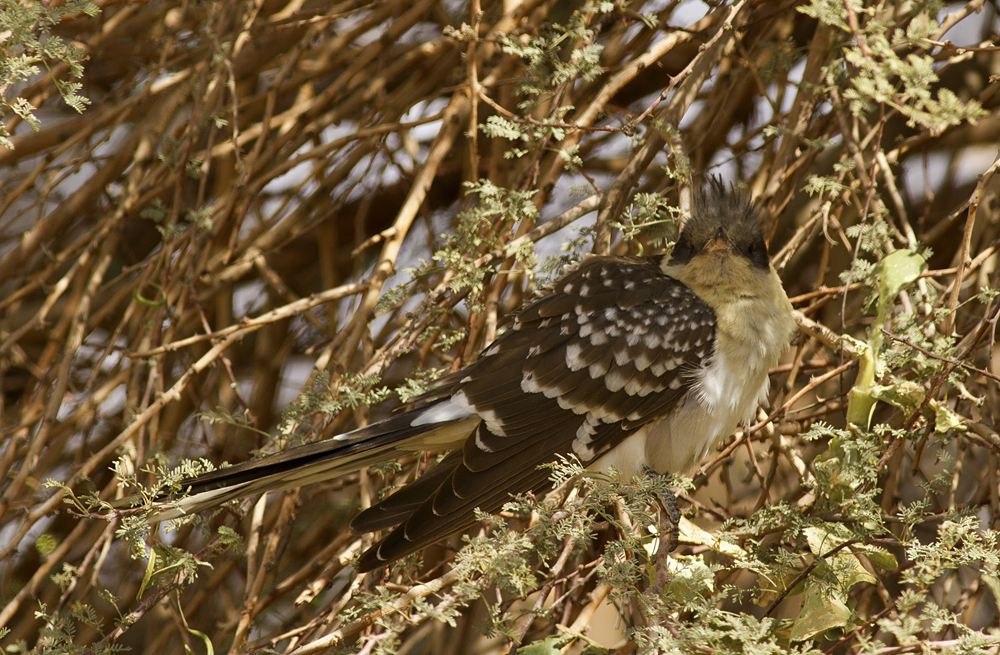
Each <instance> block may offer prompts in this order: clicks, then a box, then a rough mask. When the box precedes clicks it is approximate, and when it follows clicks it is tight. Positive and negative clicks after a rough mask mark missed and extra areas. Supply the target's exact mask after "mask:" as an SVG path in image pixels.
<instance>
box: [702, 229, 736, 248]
mask: <svg viewBox="0 0 1000 655" xmlns="http://www.w3.org/2000/svg"><path fill="white" fill-rule="evenodd" d="M729 251H730V247H729V239H727V238H726V233H725V232H724V231H723V230H722V228H721V227H720V228H719V229H718V230H716V232H715V236H713V237H712V238H711V239H709V240H708V243H706V244H705V252H706V253H718V254H720V255H721V254H723V253H728V252H729Z"/></svg>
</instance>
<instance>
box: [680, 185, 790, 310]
mask: <svg viewBox="0 0 1000 655" xmlns="http://www.w3.org/2000/svg"><path fill="white" fill-rule="evenodd" d="M664 268H665V270H668V272H669V273H670V274H671V275H673V276H674V277H677V278H679V279H680V280H681V281H682V282H685V283H686V284H688V285H690V286H691V287H693V288H695V290H698V291H699V292H700V290H701V289H706V288H707V287H711V288H712V290H713V291H715V292H720V293H725V294H726V295H731V294H734V293H735V294H736V295H737V296H744V295H747V294H753V293H755V290H756V289H759V288H761V285H762V283H763V282H764V280H765V279H766V278H769V277H770V276H771V260H770V257H769V255H768V252H767V242H766V241H765V239H764V226H763V220H762V218H761V215H760V211H759V210H758V209H757V206H756V205H755V204H754V203H753V201H751V200H750V197H749V195H748V194H746V193H744V192H742V191H738V190H736V189H734V188H732V187H730V186H727V185H726V184H724V183H723V182H722V180H720V179H719V178H715V177H713V178H709V182H708V185H707V186H705V187H704V188H702V189H700V190H699V191H698V192H697V193H695V197H694V202H693V203H692V208H691V216H690V218H689V219H688V220H687V222H685V223H684V226H683V228H682V229H681V234H680V237H679V238H678V239H677V243H676V245H675V246H674V249H673V252H672V253H671V255H670V259H669V261H668V262H667V265H666V266H665V267H664ZM713 295H714V294H713ZM734 299H735V298H734Z"/></svg>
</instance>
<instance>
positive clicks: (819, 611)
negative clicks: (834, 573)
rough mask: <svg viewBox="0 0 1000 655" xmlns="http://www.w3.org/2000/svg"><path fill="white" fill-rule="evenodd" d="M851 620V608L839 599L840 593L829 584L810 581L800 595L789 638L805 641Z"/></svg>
mask: <svg viewBox="0 0 1000 655" xmlns="http://www.w3.org/2000/svg"><path fill="white" fill-rule="evenodd" d="M850 620H851V610H850V609H849V608H848V607H847V605H846V604H844V601H843V600H841V598H840V594H839V593H837V592H836V590H834V589H833V588H832V587H830V586H829V585H823V584H821V583H816V582H813V583H810V584H807V585H806V592H805V594H803V597H802V610H801V611H800V612H799V615H798V617H797V618H796V619H795V623H794V624H792V632H791V634H790V635H789V639H791V640H792V641H805V640H806V639H811V638H812V637H814V636H816V635H818V634H820V633H822V632H825V631H826V630H829V629H831V628H840V627H843V626H845V625H847V624H848V622H849V621H850Z"/></svg>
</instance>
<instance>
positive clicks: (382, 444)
mask: <svg viewBox="0 0 1000 655" xmlns="http://www.w3.org/2000/svg"><path fill="white" fill-rule="evenodd" d="M479 421H480V418H479V416H477V415H476V414H474V413H472V412H471V411H469V408H468V406H463V405H461V404H458V403H455V402H452V399H450V398H442V399H440V400H437V401H435V402H432V403H430V404H428V405H424V406H422V407H418V408H416V409H411V410H409V411H407V412H403V413H402V414H398V415H396V416H392V417H390V418H388V419H385V420H384V421H379V422H378V423H374V424H372V425H369V426H367V427H364V428H359V429H357V430H354V431H352V432H347V433H345V434H341V435H338V436H336V437H333V438H332V439H326V440H324V441H318V442H316V443H311V444H306V445H304V446H298V447H296V448H292V449H289V450H286V451H284V452H281V453H276V454H274V455H268V456H266V457H261V458H260V459H255V460H251V461H249V462H244V463H243V464H238V465H236V466H231V467H227V468H223V469H219V470H217V471H212V472H211V473H205V474H204V475H199V476H197V477H193V478H188V479H187V480H183V481H182V482H181V486H182V487H184V488H185V490H186V493H187V495H186V496H184V497H183V498H179V499H173V500H165V501H163V502H162V503H161V504H160V505H159V506H160V507H162V511H160V512H157V513H155V514H153V515H151V516H150V517H149V520H150V521H166V520H170V519H175V518H178V517H180V516H185V515H187V514H192V513H196V512H200V511H202V510H206V509H210V508H212V507H216V506H218V505H221V504H222V503H225V502H226V501H230V500H234V499H236V498H243V497H245V496H252V495H254V494H259V493H267V492H270V491H284V490H286V489H293V488H295V487H301V486H303V485H306V484H312V483H314V482H322V481H325V480H332V479H334V478H336V477H338V476H341V475H344V474H345V473H352V472H354V471H358V470H361V469H363V468H365V467H368V466H373V465H375V464H381V463H383V462H387V461H390V460H393V459H396V458H397V457H399V456H400V455H402V454H405V453H412V452H415V451H423V450H446V449H452V448H457V447H459V446H460V445H461V444H462V442H464V441H465V438H466V437H468V435H469V434H470V433H471V432H472V430H473V429H474V428H475V426H476V425H477V424H478V423H479Z"/></svg>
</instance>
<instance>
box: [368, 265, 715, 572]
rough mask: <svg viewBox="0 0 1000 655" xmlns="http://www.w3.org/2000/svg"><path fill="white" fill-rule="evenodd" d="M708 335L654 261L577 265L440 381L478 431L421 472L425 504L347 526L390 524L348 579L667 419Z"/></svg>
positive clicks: (419, 500)
mask: <svg viewBox="0 0 1000 655" xmlns="http://www.w3.org/2000/svg"><path fill="white" fill-rule="evenodd" d="M714 332H715V314H714V312H713V311H712V309H711V308H710V307H709V306H708V305H707V304H705V302H704V301H702V300H701V299H700V298H699V297H698V296H697V295H696V294H695V293H694V292H693V291H691V290H690V289H689V288H688V287H686V286H685V285H684V284H682V283H681V282H678V281H677V280H675V279H674V278H671V277H669V276H667V275H665V274H664V273H663V272H662V271H661V269H660V267H659V265H658V261H657V260H656V259H639V258H624V257H614V258H609V257H595V258H592V259H590V260H587V261H585V262H584V263H583V264H582V265H580V266H579V267H578V268H577V269H576V270H575V271H573V272H571V273H570V274H568V275H566V276H564V277H563V278H562V279H560V280H559V281H558V282H557V283H556V285H555V286H554V287H553V288H551V289H549V290H548V292H547V293H546V294H545V295H544V296H542V297H541V298H539V299H537V300H535V301H534V302H531V303H529V304H528V305H526V306H525V307H524V308H523V309H522V310H521V311H520V312H519V313H518V314H517V315H516V317H515V319H514V321H513V324H512V326H511V327H510V328H509V329H508V330H507V331H506V332H505V333H503V334H502V335H501V336H500V337H499V338H498V339H497V340H496V341H495V342H494V343H493V344H492V345H490V347H488V348H487V349H486V350H485V351H483V353H482V355H480V357H479V358H478V359H477V360H476V361H475V362H473V363H472V364H470V365H469V366H468V367H466V368H465V369H463V370H462V371H460V372H459V373H458V374H457V375H455V376H453V377H451V378H449V379H448V381H447V382H448V383H449V384H451V385H453V386H452V387H451V389H450V391H451V393H452V400H453V402H456V403H459V404H466V405H467V406H468V407H469V409H470V410H471V411H472V412H474V413H475V414H478V415H479V416H480V417H482V422H481V423H480V424H479V425H478V426H477V427H476V428H475V431H474V432H473V434H472V435H471V436H470V437H469V438H468V440H467V441H466V442H465V446H464V448H463V449H462V456H461V458H459V457H457V456H455V455H453V456H449V457H448V458H446V460H445V461H444V462H442V464H441V465H439V466H440V467H446V468H447V470H444V471H442V470H437V471H434V470H432V471H431V472H429V473H428V475H433V476H434V477H433V478H432V479H433V480H434V481H435V482H437V481H440V482H438V483H437V488H436V489H434V490H433V492H432V493H430V494H429V495H428V492H429V489H428V486H429V484H423V485H420V486H419V487H404V488H403V489H402V490H400V491H399V492H397V493H396V494H394V495H393V496H390V497H389V499H387V501H385V502H386V507H380V505H375V506H374V507H372V508H371V509H369V510H366V511H365V512H363V513H362V514H360V515H359V516H358V517H357V518H356V519H355V521H354V522H353V523H352V529H354V530H356V531H359V532H362V531H369V530H373V529H384V528H385V527H387V526H389V525H393V524H398V527H397V528H396V529H395V530H394V531H393V532H391V533H390V534H389V535H388V536H387V537H386V538H385V539H383V541H381V542H379V543H378V544H376V545H375V546H373V547H372V548H371V549H370V550H369V551H367V552H366V553H364V554H362V557H361V560H360V561H359V569H360V570H362V571H365V570H370V569H373V568H376V567H377V566H380V565H381V564H383V563H385V562H388V561H392V560H394V559H397V558H399V557H402V556H404V555H406V554H409V553H411V552H414V551H416V550H419V549H421V548H423V547H424V546H426V545H428V544H430V543H433V542H434V541H437V540H438V539H440V538H442V537H445V536H447V535H449V534H452V533H454V532H457V531H459V530H462V529H465V528H467V527H470V526H471V525H473V524H474V523H475V509H476V508H479V509H481V510H483V511H486V512H493V511H496V510H498V509H499V508H500V507H502V505H503V504H504V503H505V502H506V501H507V500H508V499H509V497H510V495H511V494H516V493H523V492H527V491H541V490H543V489H545V488H546V487H547V486H548V478H549V471H548V470H546V469H544V468H542V469H540V468H539V467H540V466H542V465H544V464H548V463H551V462H553V461H555V460H556V459H557V457H558V456H560V455H568V454H571V453H572V454H575V455H577V457H579V459H580V460H581V461H582V462H583V464H584V465H588V464H590V463H592V462H594V461H596V460H597V459H599V458H600V457H601V456H603V455H604V454H606V453H607V452H608V451H609V450H611V449H612V448H614V447H615V446H616V445H618V444H619V443H621V442H622V441H623V440H624V439H625V438H626V437H627V436H628V435H629V434H631V433H633V432H634V431H636V430H637V429H639V428H640V427H642V426H643V425H646V424H647V423H650V422H652V421H655V420H657V419H660V418H663V417H665V416H667V415H668V414H669V413H670V412H672V411H673V410H674V409H675V408H676V407H677V406H678V404H679V403H680V402H681V401H682V399H683V397H684V396H685V394H686V393H687V392H688V390H689V389H690V388H691V385H692V384H693V383H694V381H693V378H692V373H693V372H694V370H695V369H696V368H698V367H699V365H700V364H701V363H702V362H704V361H705V360H706V359H707V358H708V357H709V356H710V355H711V352H712V347H713V341H714ZM418 483H419V481H418ZM411 489H412V490H413V493H410V490H411ZM386 508H390V509H391V511H388V510H387V511H384V510H386ZM400 508H403V511H401V510H400Z"/></svg>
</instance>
